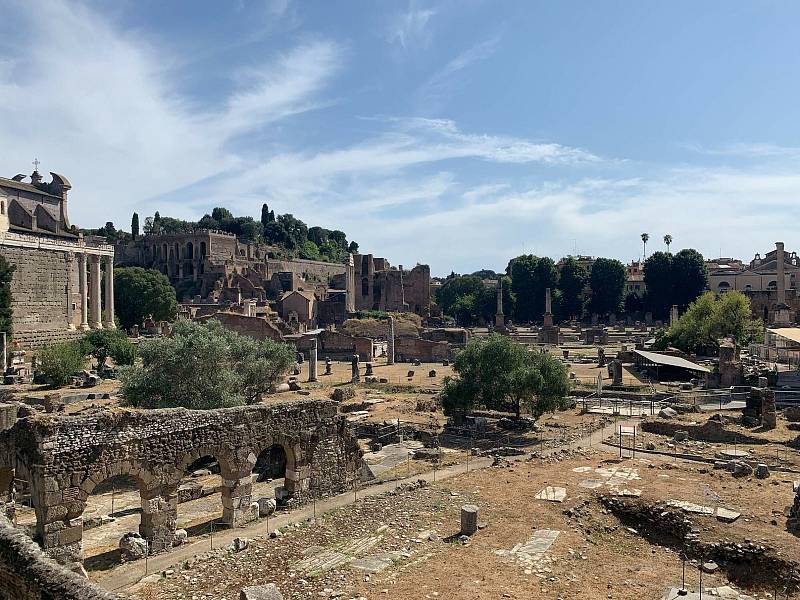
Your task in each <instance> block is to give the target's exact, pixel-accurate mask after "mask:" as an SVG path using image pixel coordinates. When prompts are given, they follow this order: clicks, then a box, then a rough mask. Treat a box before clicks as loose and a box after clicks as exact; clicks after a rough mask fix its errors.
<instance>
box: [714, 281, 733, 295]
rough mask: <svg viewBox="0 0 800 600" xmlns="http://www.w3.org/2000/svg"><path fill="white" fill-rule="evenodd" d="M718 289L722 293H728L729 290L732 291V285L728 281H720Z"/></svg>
mask: <svg viewBox="0 0 800 600" xmlns="http://www.w3.org/2000/svg"><path fill="white" fill-rule="evenodd" d="M717 289H718V290H719V291H720V292H727V291H728V290H729V289H731V284H730V283H728V282H727V281H720V282H719V285H718V286H717Z"/></svg>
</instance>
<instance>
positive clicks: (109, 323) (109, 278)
mask: <svg viewBox="0 0 800 600" xmlns="http://www.w3.org/2000/svg"><path fill="white" fill-rule="evenodd" d="M103 262H105V267H106V268H105V271H104V273H103V276H104V278H105V284H106V309H105V311H104V312H103V327H105V328H106V329H115V328H116V325H115V324H114V259H113V258H111V257H110V256H106V257H105V259H103Z"/></svg>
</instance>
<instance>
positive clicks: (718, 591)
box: [661, 585, 754, 600]
mask: <svg viewBox="0 0 800 600" xmlns="http://www.w3.org/2000/svg"><path fill="white" fill-rule="evenodd" d="M703 598H721V599H723V600H754V599H753V597H752V596H748V595H747V594H741V593H739V592H737V591H736V590H734V589H733V588H732V587H730V586H727V585H723V586H721V587H716V588H704V589H703ZM661 599H662V600H700V592H693V591H688V593H687V594H685V595H681V594H680V592H679V590H678V588H669V589H668V590H667V591H666V592H665V593H664V595H663V596H662V597H661Z"/></svg>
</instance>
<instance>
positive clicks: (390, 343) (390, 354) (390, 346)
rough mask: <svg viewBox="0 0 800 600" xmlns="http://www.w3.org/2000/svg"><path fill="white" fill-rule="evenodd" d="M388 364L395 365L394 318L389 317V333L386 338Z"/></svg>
mask: <svg viewBox="0 0 800 600" xmlns="http://www.w3.org/2000/svg"><path fill="white" fill-rule="evenodd" d="M386 364H387V365H393V364H394V317H389V333H388V335H387V337H386Z"/></svg>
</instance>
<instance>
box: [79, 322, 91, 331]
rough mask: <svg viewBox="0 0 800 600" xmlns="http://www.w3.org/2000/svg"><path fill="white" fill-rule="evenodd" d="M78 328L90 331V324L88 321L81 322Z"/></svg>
mask: <svg viewBox="0 0 800 600" xmlns="http://www.w3.org/2000/svg"><path fill="white" fill-rule="evenodd" d="M78 329H80V330H81V331H89V324H88V323H81V324H80V325H79V326H78Z"/></svg>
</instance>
